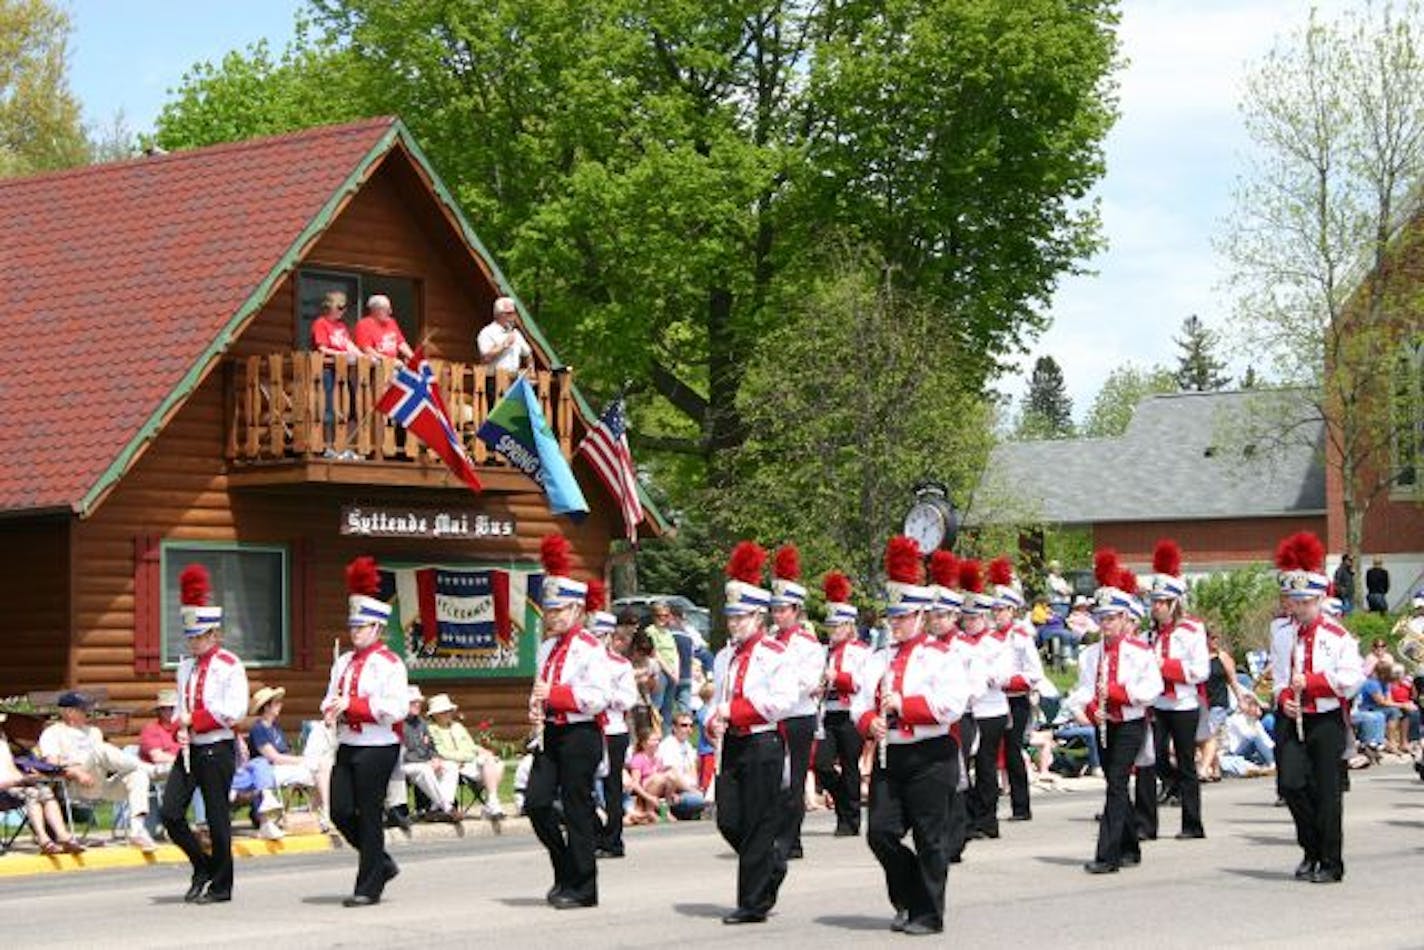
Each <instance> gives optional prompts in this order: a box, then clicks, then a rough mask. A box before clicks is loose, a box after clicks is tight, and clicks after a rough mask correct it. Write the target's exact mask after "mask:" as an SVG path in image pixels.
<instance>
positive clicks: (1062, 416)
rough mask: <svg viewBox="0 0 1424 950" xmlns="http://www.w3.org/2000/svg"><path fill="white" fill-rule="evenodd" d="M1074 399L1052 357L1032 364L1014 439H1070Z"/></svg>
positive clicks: (1041, 357)
mask: <svg viewBox="0 0 1424 950" xmlns="http://www.w3.org/2000/svg"><path fill="white" fill-rule="evenodd" d="M1072 437H1073V400H1072V399H1071V398H1070V397H1069V396H1068V389H1067V387H1066V386H1065V385H1064V382H1063V370H1062V369H1060V368H1059V366H1058V361H1057V360H1055V359H1054V358H1053V357H1051V356H1040V357H1039V358H1038V360H1037V361H1036V362H1035V363H1034V364H1033V374H1032V375H1031V376H1030V377H1029V381H1028V393H1027V394H1026V395H1025V396H1024V403H1023V410H1022V411H1021V412H1020V413H1019V421H1018V425H1017V427H1016V428H1015V431H1014V438H1016V439H1071V438H1072Z"/></svg>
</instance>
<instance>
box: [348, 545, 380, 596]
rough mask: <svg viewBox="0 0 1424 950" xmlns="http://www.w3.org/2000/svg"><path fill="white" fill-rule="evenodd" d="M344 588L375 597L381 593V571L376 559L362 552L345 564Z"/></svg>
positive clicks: (354, 592)
mask: <svg viewBox="0 0 1424 950" xmlns="http://www.w3.org/2000/svg"><path fill="white" fill-rule="evenodd" d="M346 589H347V590H348V591H349V592H351V593H353V594H363V595H365V596H366V597H376V596H378V595H379V594H380V593H381V572H380V571H379V570H377V569H376V559H375V558H373V557H371V556H370V555H369V554H363V555H362V556H361V557H358V558H356V559H354V560H353V561H352V562H351V563H350V564H348V565H346Z"/></svg>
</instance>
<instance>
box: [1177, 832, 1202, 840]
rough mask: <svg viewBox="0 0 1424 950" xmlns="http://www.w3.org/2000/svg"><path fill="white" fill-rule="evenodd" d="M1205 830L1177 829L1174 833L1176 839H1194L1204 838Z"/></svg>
mask: <svg viewBox="0 0 1424 950" xmlns="http://www.w3.org/2000/svg"><path fill="white" fill-rule="evenodd" d="M1205 837H1206V832H1205V831H1179V832H1177V834H1176V838H1177V840H1178V841H1195V840H1196V839H1197V838H1205Z"/></svg>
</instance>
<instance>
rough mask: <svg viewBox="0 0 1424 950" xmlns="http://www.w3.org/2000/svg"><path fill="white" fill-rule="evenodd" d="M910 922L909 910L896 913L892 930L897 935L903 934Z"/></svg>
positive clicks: (891, 924) (891, 923)
mask: <svg viewBox="0 0 1424 950" xmlns="http://www.w3.org/2000/svg"><path fill="white" fill-rule="evenodd" d="M909 922H910V912H909V911H908V910H897V911H895V919H894V920H892V921H890V929H891V930H892V931H894V932H895V933H901V932H903V931H904V929H905V925H906V924H908V923H909Z"/></svg>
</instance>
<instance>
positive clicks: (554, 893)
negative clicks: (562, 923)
mask: <svg viewBox="0 0 1424 950" xmlns="http://www.w3.org/2000/svg"><path fill="white" fill-rule="evenodd" d="M563 893H564V886H563V885H562V884H559V883H557V882H556V883H555V884H554V886H553V887H551V888H549V892H548V893H547V894H545V895H544V900H546V901H548V902H549V903H550V904H552V903H554V898H556V897H558V896H560V895H562V894H563Z"/></svg>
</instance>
